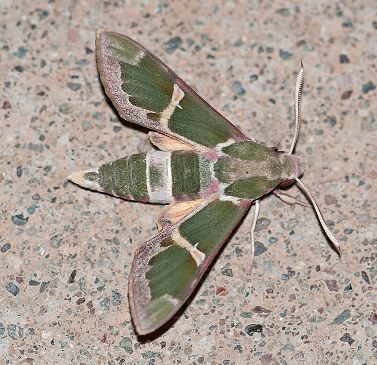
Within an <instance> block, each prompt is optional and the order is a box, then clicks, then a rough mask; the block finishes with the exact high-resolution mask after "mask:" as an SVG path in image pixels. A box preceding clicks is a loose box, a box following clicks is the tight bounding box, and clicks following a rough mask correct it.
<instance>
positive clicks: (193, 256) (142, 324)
mask: <svg viewBox="0 0 377 365" xmlns="http://www.w3.org/2000/svg"><path fill="white" fill-rule="evenodd" d="M249 206H250V201H247V200H241V201H238V202H233V201H229V200H228V201H221V200H219V199H217V197H213V196H212V197H210V198H208V199H200V200H195V201H191V202H184V203H174V204H172V205H171V206H169V207H168V208H167V209H166V210H165V211H164V212H163V214H162V216H161V217H160V220H159V229H160V232H159V233H158V234H157V235H156V236H155V237H153V238H152V239H150V240H149V241H147V242H146V243H145V244H144V245H143V246H141V247H140V248H139V249H138V251H137V253H136V254H135V258H134V261H133V263H132V268H131V273H130V277H129V294H130V306H131V314H132V319H133V322H134V324H135V327H136V330H137V332H138V333H139V334H140V335H143V334H147V333H151V332H153V331H155V330H156V329H157V328H159V327H160V326H162V325H163V324H164V323H166V322H167V321H168V320H169V319H170V318H172V317H173V315H174V314H175V313H176V312H177V311H178V310H179V308H180V307H181V306H182V305H183V304H184V302H185V301H186V300H187V298H188V297H189V296H190V294H191V293H192V292H193V290H194V289H195V287H196V286H197V284H198V283H199V281H200V279H201V277H202V276H203V274H204V273H205V272H206V270H207V268H208V266H209V265H210V264H211V262H212V261H213V259H214V258H215V256H216V254H217V253H218V251H219V250H220V248H221V247H222V245H223V243H224V242H225V241H226V240H227V238H228V237H229V235H230V234H231V232H232V231H233V229H234V228H235V227H236V226H237V224H238V222H239V221H240V219H241V218H242V217H243V216H244V214H245V213H246V211H247V209H248V208H249Z"/></svg>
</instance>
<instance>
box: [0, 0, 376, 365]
mask: <svg viewBox="0 0 377 365" xmlns="http://www.w3.org/2000/svg"><path fill="white" fill-rule="evenodd" d="M186 3H187V2H180V1H175V2H173V1H162V0H161V1H116V2H115V1H114V2H113V1H107V2H100V1H78V0H76V1H64V2H63V1H54V0H50V1H41V0H39V1H30V2H25V1H20V0H2V1H1V2H0V11H1V30H0V49H1V51H0V62H1V70H2V71H1V76H0V79H1V99H0V115H1V119H0V153H1V157H0V197H1V198H0V207H1V223H0V227H1V232H0V236H1V238H0V272H1V276H0V364H1V365H4V364H58V363H59V364H223V365H226V364H248V363H253V364H263V365H267V364H325V363H326V364H368V365H369V364H374V363H376V362H377V360H376V356H377V308H376V295H377V287H376V280H377V278H376V273H377V271H376V262H377V260H376V250H377V236H376V230H377V222H376V215H377V214H376V205H377V188H376V186H377V184H376V182H377V181H376V180H377V163H376V162H377V143H376V141H377V121H376V119H377V112H376V100H377V98H376V95H377V89H376V80H377V77H376V76H377V72H376V63H377V62H376V57H377V18H376V11H375V4H374V3H373V1H370V0H356V1H347V0H346V1H339V2H329V1H318V2H314V1H302V0H301V1H291V2H283V1H273V0H272V1H265V2H257V1H233V2H232V1H228V2H222V1H218V0H213V1H206V2H202V1H200V2H195V1H193V2H190V3H189V5H187V4H186ZM97 28H107V29H112V30H116V31H118V32H121V33H124V34H127V35H129V36H131V37H132V38H134V39H136V40H138V41H139V42H140V43H142V44H144V45H145V46H146V47H148V48H149V49H150V50H151V51H153V52H155V53H156V54H157V55H159V56H160V57H162V59H163V60H165V62H166V63H167V64H168V65H170V66H171V67H172V68H173V69H174V70H175V71H176V72H177V73H178V74H180V75H181V77H182V78H183V79H185V80H186V81H187V82H188V83H189V84H191V85H193V86H194V87H195V88H196V89H197V90H198V91H199V93H200V94H201V95H202V96H204V97H205V98H206V99H207V100H208V101H209V102H211V104H213V106H214V107H216V108H217V109H218V110H220V111H221V112H222V113H223V114H224V115H225V116H227V117H228V118H229V119H230V120H231V121H233V122H234V123H235V124H236V125H237V126H239V127H240V128H241V129H242V130H243V131H244V132H245V133H246V134H247V135H249V136H252V137H254V138H256V139H258V140H263V141H265V142H266V143H267V144H268V145H277V144H279V146H281V148H287V146H289V141H290V138H291V136H292V132H293V123H292V120H293V90H294V83H295V77H296V73H297V71H298V69H299V60H300V58H301V57H302V58H303V60H304V63H305V70H306V82H305V95H304V110H303V113H304V119H305V122H304V124H303V126H302V134H301V138H300V140H299V143H298V146H297V149H296V152H297V155H298V156H300V158H301V159H302V160H303V161H304V162H305V176H304V178H303V180H304V181H305V182H306V183H307V184H308V185H309V186H310V187H311V188H312V190H313V192H314V193H315V195H316V196H317V198H318V202H319V204H320V206H321V207H322V210H323V213H324V215H325V216H326V217H327V219H328V221H329V224H330V225H331V227H332V229H333V231H334V232H335V234H336V235H337V237H338V238H339V240H340V242H341V243H342V246H343V255H342V257H341V258H339V257H338V256H337V254H336V253H335V252H334V250H333V249H331V247H330V246H329V244H328V242H327V241H326V238H325V237H324V235H323V233H322V231H321V229H320V228H319V224H318V222H317V219H316V217H315V215H314V213H313V211H312V209H311V208H304V207H301V206H294V207H288V206H286V205H285V204H283V203H282V202H281V201H279V200H278V199H276V198H275V197H267V198H265V199H264V200H263V202H262V207H261V208H262V210H261V215H260V218H261V219H260V221H259V222H258V233H257V239H258V243H257V257H256V260H255V265H254V270H253V273H252V275H248V270H249V267H250V259H251V256H250V239H249V235H248V231H249V228H250V224H251V222H250V221H251V217H250V215H249V216H248V217H247V218H246V219H245V220H244V221H243V223H242V224H241V225H240V227H239V228H238V230H237V231H236V232H235V234H234V235H233V236H232V238H231V240H230V241H229V242H228V244H227V246H226V247H225V249H224V250H223V251H222V253H221V255H220V256H219V258H218V260H217V261H216V263H215V265H214V266H213V267H212V270H211V271H210V273H209V274H208V275H207V276H206V278H205V280H204V282H203V284H202V285H201V287H200V289H199V290H198V292H197V293H196V295H195V296H194V297H193V298H192V299H191V302H190V303H189V306H188V307H186V309H185V311H184V312H183V313H180V315H179V316H178V317H177V318H176V320H175V321H174V322H173V323H170V324H169V326H167V327H166V328H164V331H160V332H159V333H158V334H156V335H155V336H151V337H148V338H146V339H145V338H138V337H137V336H136V335H135V332H134V329H133V326H132V323H131V320H130V314H129V308H128V299H127V292H128V289H127V275H128V272H129V269H130V265H131V262H132V257H133V253H134V251H135V249H136V247H137V246H138V245H139V244H141V243H142V242H143V241H145V240H146V239H147V238H149V237H151V236H152V235H153V234H154V233H155V232H156V228H155V220H156V218H157V217H158V215H159V212H160V211H161V209H162V208H161V207H159V206H151V205H146V204H140V203H130V202H123V201H120V200H119V199H114V198H111V197H108V196H105V195H102V194H98V193H97V194H96V193H93V192H90V191H86V190H83V189H80V188H78V187H77V186H75V185H73V184H71V183H68V182H67V181H66V176H67V175H68V174H69V173H70V172H72V171H74V170H76V169H81V168H83V167H87V166H93V165H98V164H101V163H103V162H105V161H110V160H112V159H115V158H119V157H122V156H125V155H127V154H132V153H136V152H142V151H147V150H149V149H150V148H151V146H150V144H149V142H148V139H147V135H146V131H145V130H142V129H141V128H135V127H134V126H132V125H131V124H130V123H127V122H122V121H120V120H119V118H118V117H117V115H116V113H115V112H114V110H113V108H112V107H111V106H110V104H109V103H108V101H107V100H106V98H105V96H104V93H103V90H102V88H101V85H100V82H99V80H98V75H97V70H96V64H95V57H94V53H93V51H94V34H95V30H96V29H97ZM291 191H292V193H293V194H294V195H296V196H297V197H302V195H301V194H300V192H299V191H298V189H297V188H295V187H294V188H292V190H291Z"/></svg>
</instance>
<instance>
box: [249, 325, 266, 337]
mask: <svg viewBox="0 0 377 365" xmlns="http://www.w3.org/2000/svg"><path fill="white" fill-rule="evenodd" d="M245 332H246V334H248V335H249V336H252V335H253V334H254V333H256V332H257V333H262V332H263V326H262V325H261V324H248V325H247V326H246V327H245Z"/></svg>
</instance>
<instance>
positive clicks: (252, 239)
mask: <svg viewBox="0 0 377 365" xmlns="http://www.w3.org/2000/svg"><path fill="white" fill-rule="evenodd" d="M254 204H255V209H254V215H253V223H252V224H251V229H250V238H251V265H250V270H249V275H250V274H251V272H252V270H253V265H254V257H255V237H254V231H255V226H256V224H257V220H258V216H259V208H260V204H259V199H258V200H255V201H254Z"/></svg>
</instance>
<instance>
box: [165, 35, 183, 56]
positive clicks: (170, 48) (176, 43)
mask: <svg viewBox="0 0 377 365" xmlns="http://www.w3.org/2000/svg"><path fill="white" fill-rule="evenodd" d="M181 45H182V38H181V37H179V36H178V37H174V38H171V39H169V40H168V41H167V42H166V43H164V50H165V52H166V53H169V54H170V53H173V52H174V51H175V50H176V49H177V48H179V47H180V46H181Z"/></svg>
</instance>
